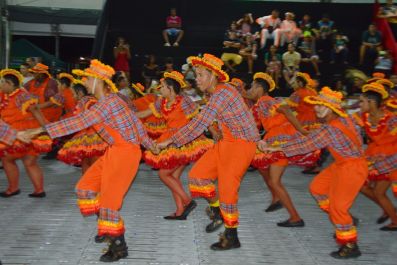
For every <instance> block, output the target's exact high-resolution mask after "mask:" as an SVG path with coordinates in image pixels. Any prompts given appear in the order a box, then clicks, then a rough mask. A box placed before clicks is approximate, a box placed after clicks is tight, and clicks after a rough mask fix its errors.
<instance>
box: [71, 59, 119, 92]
mask: <svg viewBox="0 0 397 265" xmlns="http://www.w3.org/2000/svg"><path fill="white" fill-rule="evenodd" d="M72 73H73V74H75V75H77V76H86V77H87V76H91V77H94V78H98V79H101V80H103V81H104V82H105V83H106V84H107V85H108V86H109V87H110V90H111V91H112V92H113V93H116V92H118V90H117V88H116V85H115V84H114V83H113V82H112V80H111V78H112V76H113V75H114V74H115V71H114V69H113V68H112V67H111V66H109V65H106V64H103V63H101V62H100V61H99V60H97V59H94V60H91V62H90V67H89V68H86V69H84V70H80V69H74V70H72Z"/></svg>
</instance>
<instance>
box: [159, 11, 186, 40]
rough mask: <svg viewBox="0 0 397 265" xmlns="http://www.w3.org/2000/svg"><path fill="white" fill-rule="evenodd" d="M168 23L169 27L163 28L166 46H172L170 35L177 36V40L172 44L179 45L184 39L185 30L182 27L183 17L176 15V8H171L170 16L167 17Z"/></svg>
mask: <svg viewBox="0 0 397 265" xmlns="http://www.w3.org/2000/svg"><path fill="white" fill-rule="evenodd" d="M166 23H167V29H165V30H163V38H164V41H165V43H164V46H166V47H170V46H171V44H170V39H169V36H171V37H176V41H175V42H174V44H173V45H172V46H174V47H178V46H179V42H180V41H181V40H182V37H183V34H184V31H183V30H182V29H181V28H182V19H181V17H179V16H177V15H176V9H175V8H171V12H170V16H168V17H167V19H166Z"/></svg>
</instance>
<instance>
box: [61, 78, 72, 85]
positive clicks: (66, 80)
mask: <svg viewBox="0 0 397 265" xmlns="http://www.w3.org/2000/svg"><path fill="white" fill-rule="evenodd" d="M59 82H60V83H61V84H62V85H65V86H67V87H70V85H71V84H72V81H70V79H69V78H67V77H62V78H61V79H59Z"/></svg>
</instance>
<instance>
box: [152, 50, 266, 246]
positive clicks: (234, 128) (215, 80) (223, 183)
mask: <svg viewBox="0 0 397 265" xmlns="http://www.w3.org/2000/svg"><path fill="white" fill-rule="evenodd" d="M189 60H190V61H191V63H192V65H193V66H195V67H196V74H197V78H196V80H197V85H198V87H199V88H200V89H201V90H202V91H203V92H208V93H210V94H211V97H210V99H209V102H208V104H207V105H206V106H204V107H203V109H202V111H201V112H200V113H199V114H198V115H197V116H196V117H195V118H194V119H193V120H191V121H190V122H189V123H188V124H186V125H185V126H184V127H182V128H181V129H179V130H178V132H176V133H175V134H174V135H173V136H172V137H171V138H170V139H168V140H166V141H164V142H161V143H159V144H158V145H159V147H161V148H164V147H166V146H168V145H170V144H172V143H173V144H175V145H176V146H179V147H180V146H182V145H184V144H186V143H189V142H191V141H192V140H194V139H195V138H197V137H198V136H200V135H201V134H202V133H203V131H204V130H205V129H206V128H207V127H208V126H210V125H212V123H213V122H214V120H215V119H216V120H217V121H218V123H219V126H220V128H221V129H222V135H223V138H222V139H221V140H220V141H219V142H217V143H216V144H215V146H214V147H213V148H212V149H210V150H208V151H207V152H206V153H205V154H204V155H203V156H202V157H201V158H200V159H199V160H198V161H197V162H196V163H195V165H194V166H193V168H192V170H191V171H190V172H189V188H190V192H191V194H192V196H193V197H204V198H206V199H207V200H208V201H209V203H210V206H211V207H212V209H213V212H214V218H213V220H212V222H211V223H210V224H209V225H208V226H207V227H206V231H207V232H213V231H215V230H216V229H217V228H219V227H220V225H221V224H222V218H221V215H220V213H222V217H223V221H224V224H225V232H224V233H223V234H222V235H221V238H220V240H219V242H217V243H215V244H213V245H212V246H211V249H213V250H226V249H232V248H238V247H240V242H239V239H238V236H237V227H238V219H239V212H238V209H237V202H238V190H239V187H240V182H241V180H242V178H243V176H244V174H245V172H246V170H247V169H248V167H249V165H250V163H251V161H252V159H253V157H254V155H255V150H256V142H258V141H259V140H260V138H259V133H258V129H257V128H256V124H255V120H254V117H253V116H252V113H251V112H250V111H249V109H248V108H247V106H246V105H245V104H244V100H243V98H242V97H241V95H240V94H239V93H238V91H237V90H236V89H235V88H234V87H233V86H231V85H230V84H226V83H224V82H227V81H228V79H229V76H228V75H227V74H226V73H225V72H224V71H222V69H221V67H222V65H223V62H222V60H221V59H219V58H217V57H215V56H213V55H211V54H204V56H203V57H190V58H189ZM215 180H218V191H219V200H218V196H217V194H216V192H215V185H214V181H215Z"/></svg>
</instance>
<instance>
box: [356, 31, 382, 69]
mask: <svg viewBox="0 0 397 265" xmlns="http://www.w3.org/2000/svg"><path fill="white" fill-rule="evenodd" d="M367 50H370V51H372V52H373V53H377V52H379V51H380V50H382V34H381V33H380V31H378V30H377V29H376V26H375V25H374V24H370V25H369V27H368V30H367V31H364V33H363V36H362V43H361V48H360V61H359V64H363V63H364V57H365V54H366V52H367Z"/></svg>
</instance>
